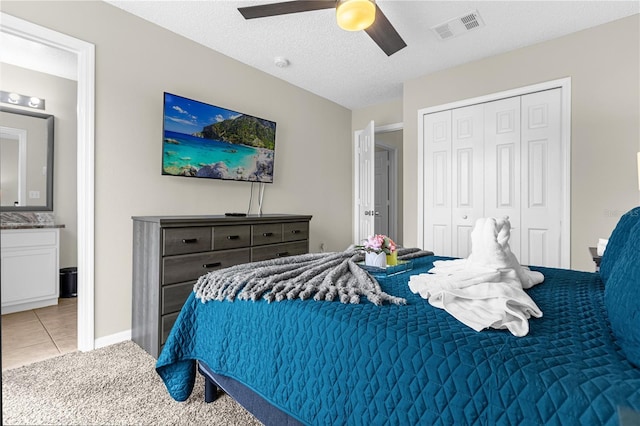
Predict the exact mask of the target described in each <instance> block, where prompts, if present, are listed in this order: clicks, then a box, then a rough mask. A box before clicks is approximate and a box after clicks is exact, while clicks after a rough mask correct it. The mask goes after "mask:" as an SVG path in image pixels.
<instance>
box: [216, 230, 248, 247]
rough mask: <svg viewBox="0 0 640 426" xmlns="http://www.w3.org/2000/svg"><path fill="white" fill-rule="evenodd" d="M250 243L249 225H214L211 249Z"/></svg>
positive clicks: (245, 245) (243, 245)
mask: <svg viewBox="0 0 640 426" xmlns="http://www.w3.org/2000/svg"><path fill="white" fill-rule="evenodd" d="M250 245H251V227H250V226H249V225H239V226H214V227H213V249H214V250H224V249H230V248H238V247H249V246H250Z"/></svg>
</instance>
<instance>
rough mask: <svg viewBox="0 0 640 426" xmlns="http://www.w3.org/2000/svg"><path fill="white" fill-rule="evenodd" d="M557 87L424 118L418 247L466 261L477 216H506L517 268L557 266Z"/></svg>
mask: <svg viewBox="0 0 640 426" xmlns="http://www.w3.org/2000/svg"><path fill="white" fill-rule="evenodd" d="M561 125H562V120H561V89H551V90H545V91H541V92H536V93H532V94H527V95H523V96H515V97H510V98H506V99H501V100H497V101H492V102H487V103H482V104H477V105H471V106H467V107H463V108H456V109H452V110H446V111H441V112H435V113H430V114H424V115H423V129H424V130H423V131H424V134H423V138H424V140H423V144H424V151H423V152H424V156H425V157H424V165H425V172H424V185H423V188H424V210H423V211H424V218H423V220H424V227H423V229H424V246H425V248H427V249H430V250H433V251H434V252H435V253H436V254H437V255H443V256H453V257H467V256H468V255H469V253H470V252H471V230H472V229H473V226H474V224H475V222H476V220H477V219H478V218H481V217H495V218H502V217H507V218H508V219H509V221H510V222H511V227H512V229H511V239H510V240H509V244H510V246H511V250H512V251H513V252H514V254H515V255H516V256H517V257H518V259H519V260H520V262H521V263H522V264H527V265H541V266H551V267H560V266H561V241H560V237H561V232H560V229H561V219H562V212H561V208H562V199H563V197H564V194H563V185H562V184H561V179H562V167H563V161H562V157H561V155H562V146H561V135H562V128H561Z"/></svg>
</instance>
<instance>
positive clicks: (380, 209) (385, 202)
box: [374, 148, 395, 238]
mask: <svg viewBox="0 0 640 426" xmlns="http://www.w3.org/2000/svg"><path fill="white" fill-rule="evenodd" d="M375 158H376V160H375V161H376V162H375V164H376V166H375V176H376V177H375V194H376V195H375V201H374V203H375V207H376V208H375V210H376V213H375V226H374V232H375V233H376V234H383V235H389V236H390V237H391V238H395V236H391V232H390V228H391V227H390V223H389V208H390V205H391V203H390V196H389V151H387V150H386V149H380V148H378V149H376V151H375Z"/></svg>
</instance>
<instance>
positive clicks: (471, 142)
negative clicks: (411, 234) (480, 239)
mask: <svg viewBox="0 0 640 426" xmlns="http://www.w3.org/2000/svg"><path fill="white" fill-rule="evenodd" d="M452 114H453V115H452V120H453V129H452V132H453V134H452V139H451V157H452V161H451V168H452V173H451V178H452V182H451V192H452V195H451V198H452V200H451V230H452V232H453V235H452V236H451V246H452V247H451V253H452V255H453V256H455V257H465V258H466V257H468V256H469V255H470V254H471V231H473V227H474V225H475V223H476V220H478V219H479V218H481V217H483V215H484V197H483V195H484V105H483V104H480V105H472V106H468V107H464V108H458V109H455V110H453V113H452Z"/></svg>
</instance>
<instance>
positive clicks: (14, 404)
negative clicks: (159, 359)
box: [2, 341, 261, 426]
mask: <svg viewBox="0 0 640 426" xmlns="http://www.w3.org/2000/svg"><path fill="white" fill-rule="evenodd" d="M154 367H155V359H154V358H153V357H151V356H150V355H149V354H147V353H146V352H145V351H144V350H143V349H141V348H140V347H139V346H138V345H136V344H135V343H133V342H131V341H128V342H123V343H118V344H115V345H112V346H108V347H105V348H101V349H96V350H94V351H90V352H72V353H68V354H65V355H61V356H58V357H55V358H51V359H47V360H45V361H41V362H37V363H34V364H30V365H26V366H24V367H19V368H16V369H13V370H7V371H3V372H2V423H3V424H5V425H25V424H29V425H39V424H47V425H202V424H209V425H230V426H231V425H242V426H249V425H261V423H260V422H259V421H258V420H257V419H256V418H255V417H253V416H252V415H251V414H250V413H249V412H247V411H246V410H245V409H244V408H242V407H241V406H240V405H239V404H238V403H236V402H235V401H234V400H233V399H232V398H230V397H229V396H227V395H222V396H221V397H219V398H218V399H217V400H216V401H214V402H212V403H210V404H206V403H205V402H204V381H203V379H202V376H201V375H200V374H197V380H196V385H195V388H194V391H193V393H192V394H191V397H189V399H188V400H187V401H185V402H176V401H174V400H173V399H172V398H171V397H170V396H169V394H168V393H167V390H166V388H165V386H164V383H163V382H162V380H161V379H160V377H159V376H158V374H157V373H156V371H155V368H154Z"/></svg>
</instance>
